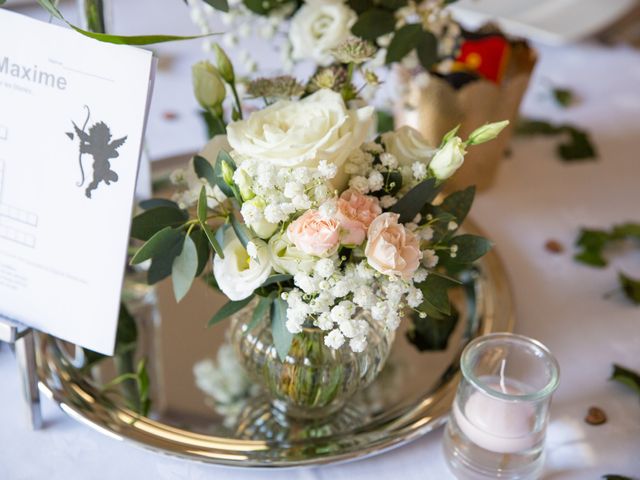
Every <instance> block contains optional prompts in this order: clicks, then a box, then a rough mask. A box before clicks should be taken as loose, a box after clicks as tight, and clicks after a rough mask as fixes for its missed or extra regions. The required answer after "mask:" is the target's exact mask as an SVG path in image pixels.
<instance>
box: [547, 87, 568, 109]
mask: <svg viewBox="0 0 640 480" xmlns="http://www.w3.org/2000/svg"><path fill="white" fill-rule="evenodd" d="M551 93H552V94H553V98H554V100H555V101H556V103H557V104H558V105H559V106H560V107H563V108H567V107H568V106H569V105H571V103H573V92H572V91H571V90H569V89H568V88H554V89H553V90H552V91H551Z"/></svg>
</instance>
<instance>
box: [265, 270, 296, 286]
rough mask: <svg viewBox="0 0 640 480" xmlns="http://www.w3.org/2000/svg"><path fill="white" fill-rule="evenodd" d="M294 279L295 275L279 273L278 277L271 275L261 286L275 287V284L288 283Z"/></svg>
mask: <svg viewBox="0 0 640 480" xmlns="http://www.w3.org/2000/svg"><path fill="white" fill-rule="evenodd" d="M292 278H293V275H289V274H287V273H278V274H276V275H271V276H270V277H269V278H267V279H266V280H265V281H264V283H263V284H262V285H260V286H261V287H267V286H269V285H273V284H274V283H279V282H288V281H289V280H291V279H292Z"/></svg>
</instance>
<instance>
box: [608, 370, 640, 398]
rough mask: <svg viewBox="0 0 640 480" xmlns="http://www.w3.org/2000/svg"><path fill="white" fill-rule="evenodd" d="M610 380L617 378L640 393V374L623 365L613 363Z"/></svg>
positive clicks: (616, 379)
mask: <svg viewBox="0 0 640 480" xmlns="http://www.w3.org/2000/svg"><path fill="white" fill-rule="evenodd" d="M609 380H615V381H616V382H619V383H622V384H623V385H626V386H627V387H629V388H631V389H632V390H634V391H635V392H636V393H637V394H640V374H639V373H638V372H635V371H633V370H631V369H629V368H626V367H623V366H621V365H617V364H615V363H614V364H613V372H612V373H611V377H610V378H609Z"/></svg>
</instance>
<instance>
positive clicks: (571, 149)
mask: <svg viewBox="0 0 640 480" xmlns="http://www.w3.org/2000/svg"><path fill="white" fill-rule="evenodd" d="M565 131H566V132H567V133H568V134H569V140H567V141H565V142H563V143H561V144H560V145H558V155H559V156H560V158H562V159H563V160H565V161H567V162H572V161H576V160H592V159H594V158H596V157H597V156H598V154H597V153H596V149H595V147H594V146H593V144H592V143H591V140H589V134H588V133H587V132H585V131H584V130H579V129H577V128H575V127H566V129H565Z"/></svg>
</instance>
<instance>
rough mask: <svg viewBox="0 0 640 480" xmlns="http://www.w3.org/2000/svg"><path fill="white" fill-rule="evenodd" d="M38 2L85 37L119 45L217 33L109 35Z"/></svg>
mask: <svg viewBox="0 0 640 480" xmlns="http://www.w3.org/2000/svg"><path fill="white" fill-rule="evenodd" d="M38 3H39V4H40V5H41V6H42V7H43V8H44V9H45V10H47V11H48V12H49V13H50V14H51V15H53V16H54V17H55V18H57V19H59V20H62V21H63V22H65V23H66V24H67V25H69V26H70V27H71V28H72V29H74V30H75V31H76V32H78V33H81V34H82V35H84V36H86V37H90V38H93V39H95V40H99V41H101V42H105V43H115V44H119V45H151V44H154V43H163V42H172V41H174V40H192V39H195V38H203V37H209V36H211V35H217V34H215V33H209V34H205V35H193V36H186V37H181V36H176V35H136V36H124V35H110V34H106V33H95V32H89V31H87V30H83V29H82V28H79V27H76V26H75V25H73V24H72V23H70V22H68V21H67V20H66V19H65V18H64V17H63V16H62V14H61V13H60V11H59V10H58V9H57V8H56V7H55V5H54V4H53V2H52V1H51V0H38Z"/></svg>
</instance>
